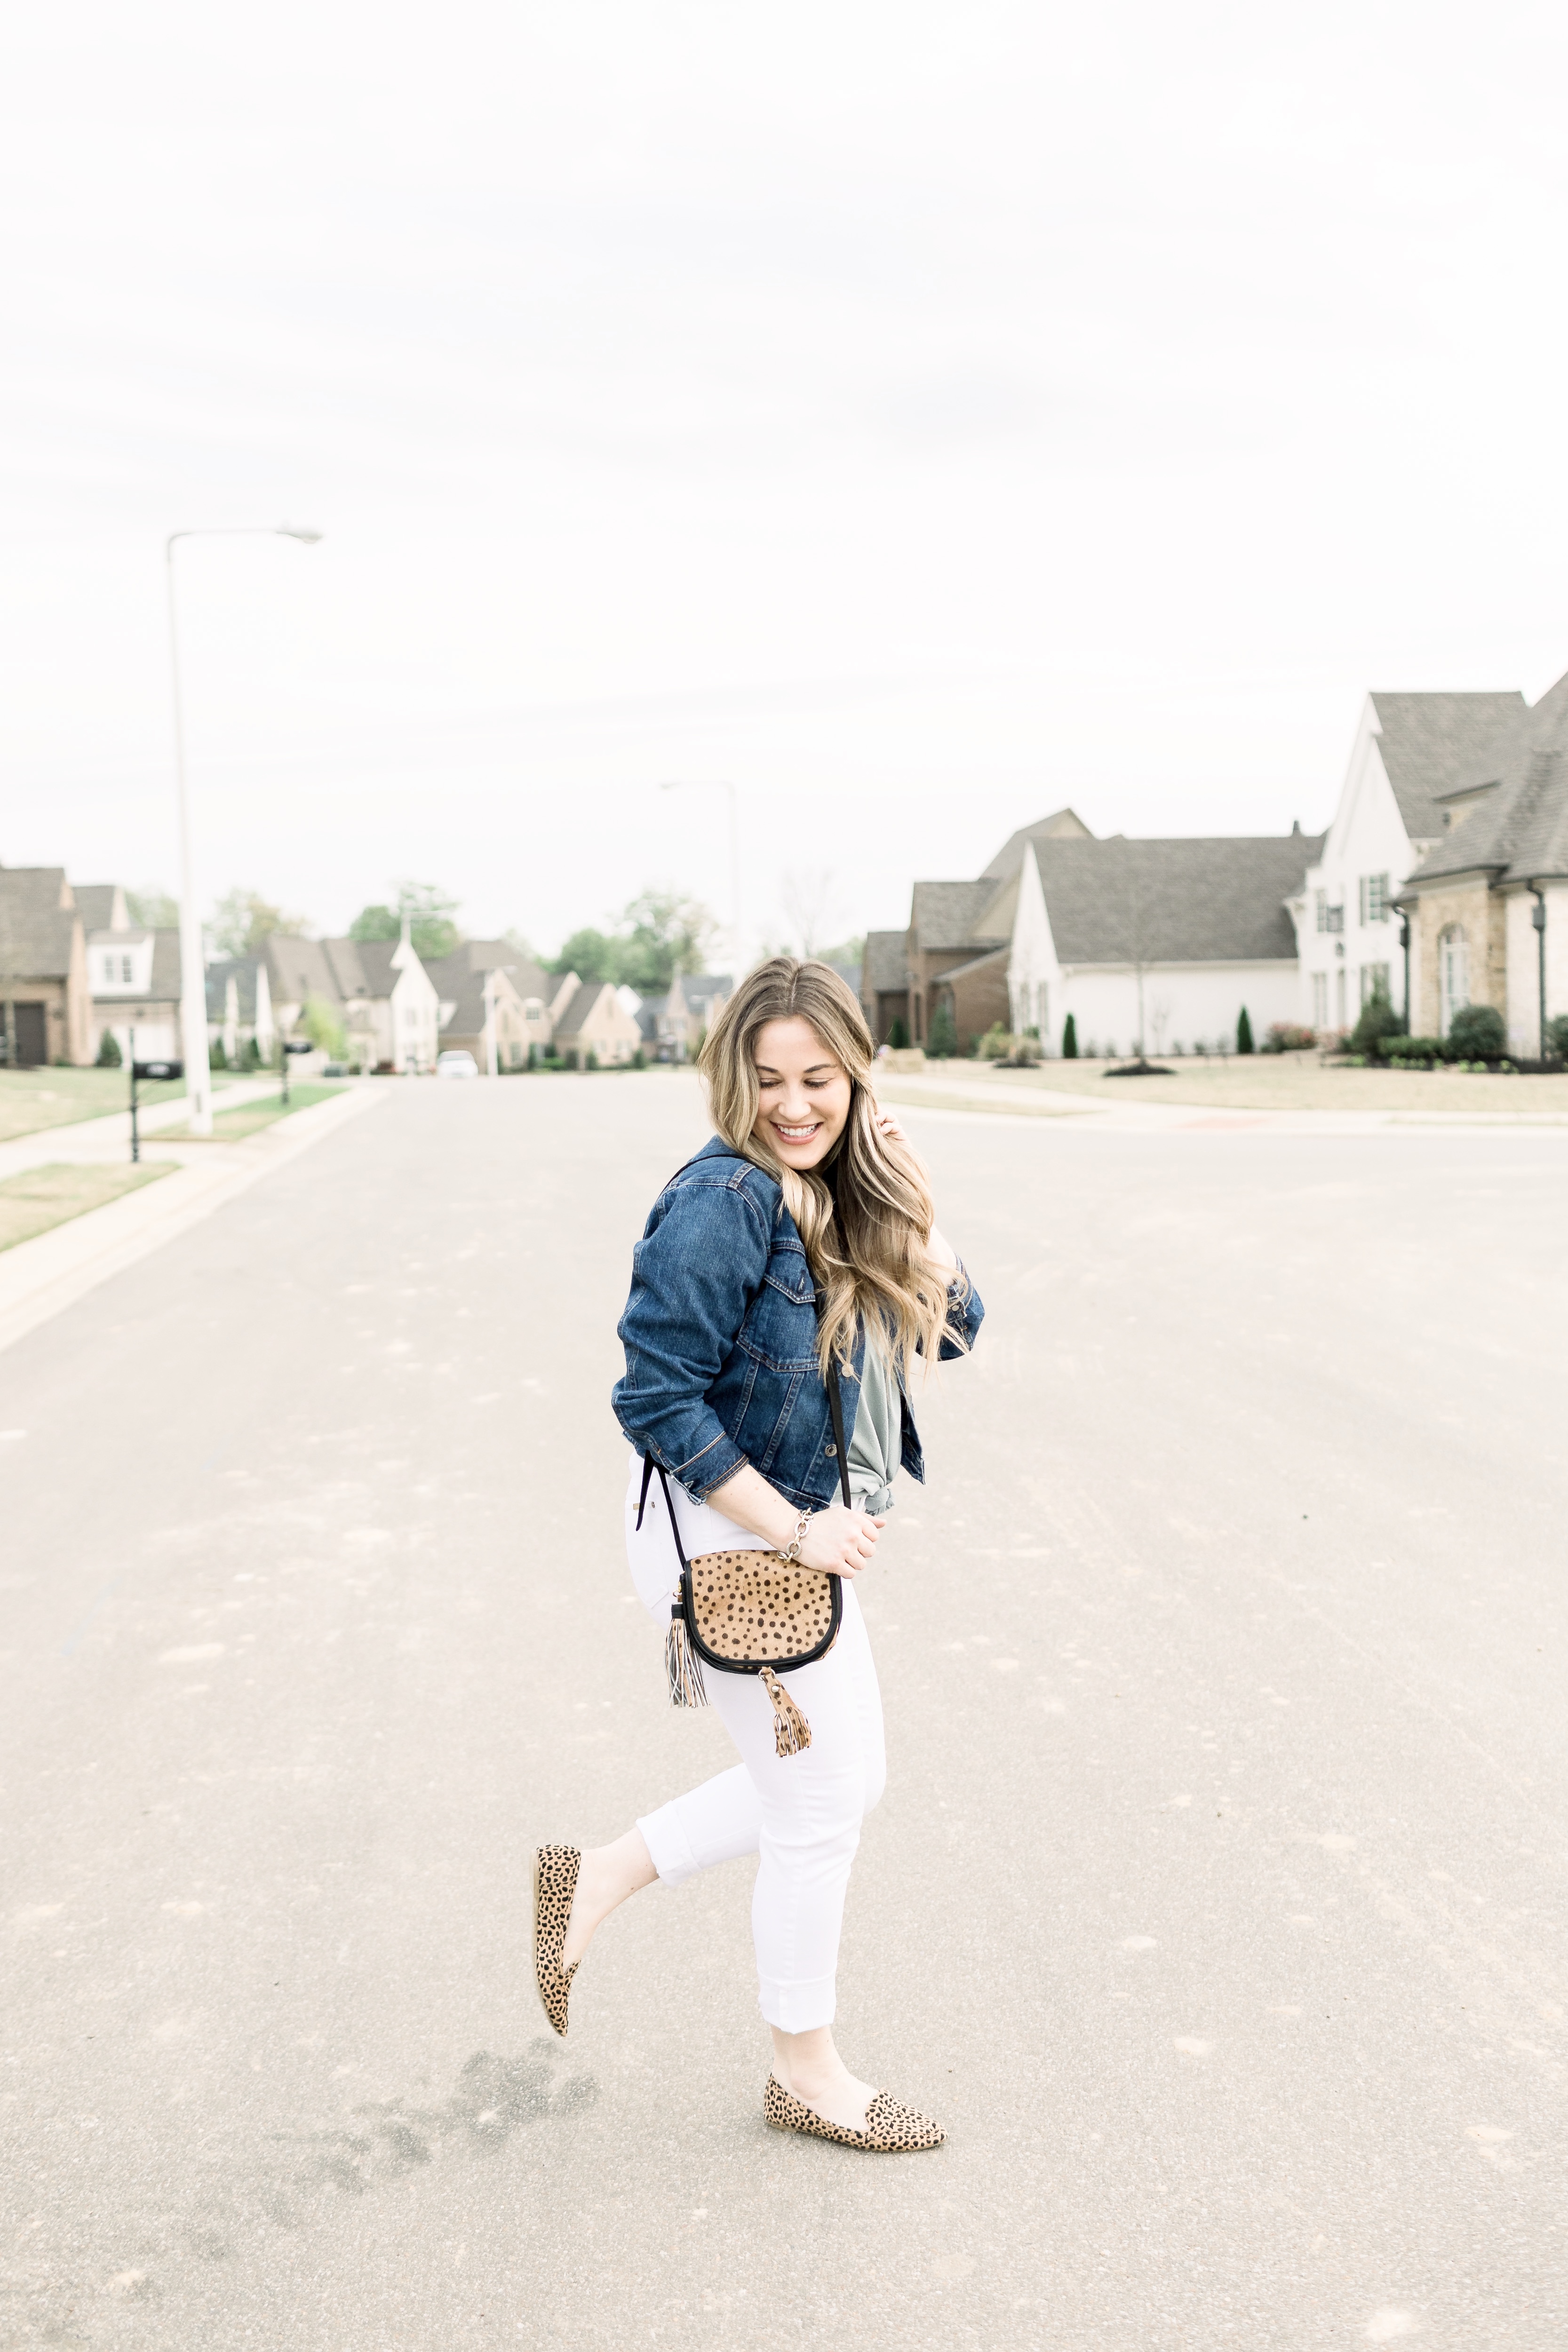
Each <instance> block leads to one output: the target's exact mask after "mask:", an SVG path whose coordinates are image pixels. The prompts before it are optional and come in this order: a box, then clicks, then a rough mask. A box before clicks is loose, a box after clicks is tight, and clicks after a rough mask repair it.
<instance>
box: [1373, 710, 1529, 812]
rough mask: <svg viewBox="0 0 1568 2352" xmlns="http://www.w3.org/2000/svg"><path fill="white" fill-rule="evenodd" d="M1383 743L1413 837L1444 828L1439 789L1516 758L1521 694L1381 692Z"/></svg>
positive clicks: (1476, 780) (1480, 779) (1489, 775)
mask: <svg viewBox="0 0 1568 2352" xmlns="http://www.w3.org/2000/svg"><path fill="white" fill-rule="evenodd" d="M1372 704H1373V709H1374V710H1375V711H1376V713H1377V724H1378V728H1379V730H1380V739H1381V740H1380V741H1379V745H1378V749H1379V751H1381V752H1382V755H1383V764H1384V768H1385V769H1386V770H1387V772H1388V781H1389V782H1390V783H1391V784H1392V785H1393V787H1394V799H1395V800H1396V801H1397V802H1398V803H1399V814H1400V815H1401V817H1402V818H1403V819H1404V821H1405V832H1406V833H1407V834H1408V835H1410V838H1411V840H1412V841H1431V840H1433V839H1434V838H1435V837H1436V835H1438V834H1440V833H1441V832H1442V831H1443V813H1442V811H1441V809H1440V808H1438V807H1436V805H1435V803H1436V799H1437V797H1438V795H1439V794H1440V793H1453V792H1460V791H1462V790H1463V789H1464V787H1465V786H1466V785H1467V784H1484V783H1489V782H1492V781H1493V779H1494V778H1497V777H1500V776H1501V775H1502V774H1503V773H1504V772H1505V771H1506V770H1507V769H1509V768H1510V767H1511V766H1512V765H1513V762H1514V760H1515V757H1516V755H1517V751H1518V748H1519V744H1520V741H1521V736H1522V733H1523V730H1524V726H1525V721H1526V719H1527V716H1528V709H1527V705H1526V703H1525V699H1524V697H1523V695H1522V694H1518V693H1514V694H1374V695H1373V698H1372Z"/></svg>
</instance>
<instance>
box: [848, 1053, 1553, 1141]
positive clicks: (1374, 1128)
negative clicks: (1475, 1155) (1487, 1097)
mask: <svg viewBox="0 0 1568 2352" xmlns="http://www.w3.org/2000/svg"><path fill="white" fill-rule="evenodd" d="M1116 1083H1117V1084H1119V1085H1120V1086H1121V1087H1124V1088H1125V1090H1126V1091H1125V1093H1124V1094H1122V1095H1119V1096H1118V1097H1116V1099H1115V1100H1114V1101H1100V1100H1094V1099H1090V1098H1089V1097H1086V1096H1084V1095H1081V1094H1069V1093H1068V1092H1067V1091H1066V1090H1065V1089H1061V1088H1057V1087H1047V1086H1039V1087H1035V1086H1031V1087H1029V1089H1028V1091H1027V1093H1026V1092H1024V1091H1023V1089H1022V1088H1009V1089H1008V1090H1007V1092H1006V1093H1005V1094H999V1093H998V1090H997V1088H996V1087H995V1085H994V1083H988V1082H987V1081H986V1080H985V1079H984V1078H976V1077H970V1076H967V1075H965V1074H964V1073H963V1071H962V1069H961V1070H960V1071H959V1073H958V1074H957V1075H955V1076H952V1077H947V1076H942V1077H934V1076H925V1075H923V1074H922V1075H919V1076H917V1075H916V1074H914V1073H913V1072H908V1073H900V1074H889V1075H888V1076H882V1075H881V1074H880V1073H879V1074H878V1077H877V1097H878V1099H879V1101H881V1102H885V1103H889V1104H897V1105H899V1106H900V1108H906V1109H910V1110H914V1109H927V1110H931V1111H933V1112H939V1113H940V1112H942V1111H946V1112H949V1113H952V1114H958V1115H963V1116H967V1117H972V1118H973V1117H980V1118H1001V1119H1007V1120H1010V1121H1011V1122H1012V1123H1013V1124H1014V1125H1015V1126H1017V1125H1033V1124H1035V1123H1036V1122H1037V1121H1039V1120H1041V1119H1052V1120H1056V1121H1058V1122H1063V1123H1066V1124H1068V1125H1070V1126H1077V1127H1079V1128H1080V1129H1088V1128H1092V1129H1097V1130H1100V1131H1101V1132H1104V1131H1106V1130H1110V1131H1112V1132H1116V1133H1121V1134H1129V1133H1131V1134H1146V1135H1165V1134H1194V1133H1199V1132H1204V1131H1206V1132H1208V1133H1210V1134H1213V1133H1215V1132H1218V1131H1229V1132H1232V1133H1238V1132H1241V1131H1244V1130H1246V1129H1257V1130H1258V1132H1260V1133H1265V1134H1271V1135H1377V1134H1386V1133H1389V1132H1390V1131H1394V1132H1397V1131H1399V1130H1402V1129H1405V1130H1407V1129H1413V1128H1433V1127H1437V1128H1446V1129H1456V1128H1459V1129H1476V1128H1484V1129H1498V1128H1506V1129H1508V1130H1509V1131H1510V1133H1513V1134H1533V1133H1540V1132H1546V1133H1556V1134H1560V1135H1561V1134H1568V1113H1565V1112H1563V1111H1561V1110H1545V1111H1531V1110H1519V1111H1507V1110H1484V1109H1480V1108H1477V1109H1475V1110H1473V1111H1468V1110H1447V1109H1436V1108H1434V1109H1431V1110H1423V1109H1420V1108H1409V1109H1380V1110H1327V1109H1323V1110H1320V1109H1281V1110H1268V1109H1264V1108H1241V1107H1240V1106H1237V1107H1236V1108H1229V1107H1226V1106H1225V1105H1223V1104H1215V1103H1209V1104H1203V1103H1173V1102H1149V1101H1142V1102H1141V1101H1139V1100H1138V1098H1137V1092H1136V1089H1137V1087H1138V1085H1139V1081H1138V1080H1137V1079H1136V1078H1126V1079H1122V1080H1118V1081H1117V1082H1116Z"/></svg>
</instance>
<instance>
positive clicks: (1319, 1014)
mask: <svg viewBox="0 0 1568 2352" xmlns="http://www.w3.org/2000/svg"><path fill="white" fill-rule="evenodd" d="M1328 1025H1329V975H1328V973H1327V972H1326V971H1315V972H1314V973H1313V974H1312V1026H1313V1028H1314V1029H1326V1028H1327V1027H1328Z"/></svg>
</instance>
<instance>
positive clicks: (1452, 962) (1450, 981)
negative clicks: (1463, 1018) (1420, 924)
mask: <svg viewBox="0 0 1568 2352" xmlns="http://www.w3.org/2000/svg"><path fill="white" fill-rule="evenodd" d="M1437 987H1438V991H1439V993H1440V996H1441V1010H1440V1018H1439V1024H1438V1034H1439V1035H1440V1036H1443V1037H1446V1036H1447V1034H1448V1031H1449V1028H1450V1026H1451V1024H1452V1023H1453V1018H1454V1015H1455V1013H1460V1012H1462V1011H1463V1010H1464V1008H1465V1006H1466V1005H1467V1004H1468V1003H1469V1001H1470V950H1469V943H1468V940H1466V938H1465V934H1464V932H1463V930H1462V929H1460V927H1459V925H1458V923H1450V924H1449V926H1448V928H1447V930H1446V931H1445V932H1444V933H1443V935H1442V937H1441V938H1440V939H1439V940H1438V941H1437Z"/></svg>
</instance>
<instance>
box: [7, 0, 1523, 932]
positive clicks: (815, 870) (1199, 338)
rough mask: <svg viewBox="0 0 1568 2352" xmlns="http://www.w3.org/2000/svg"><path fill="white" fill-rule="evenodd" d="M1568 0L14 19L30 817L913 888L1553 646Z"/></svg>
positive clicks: (1278, 789)
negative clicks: (172, 645) (186, 754)
mask: <svg viewBox="0 0 1568 2352" xmlns="http://www.w3.org/2000/svg"><path fill="white" fill-rule="evenodd" d="M1565 46H1568V42H1565V33H1564V19H1563V13H1562V11H1561V10H1560V9H1549V8H1546V7H1536V6H1521V5H1509V0H1502V5H1492V6H1490V7H1489V8H1487V9H1484V10H1483V9H1480V8H1478V7H1473V6H1470V7H1464V8H1452V7H1450V8H1447V9H1446V8H1444V7H1442V6H1441V5H1433V0H1421V5H1384V6H1380V5H1376V0H1370V4H1369V0H1355V5H1350V6H1346V5H1332V0H1331V5H1322V0H1317V5H1313V6H1312V7H1310V8H1307V7H1302V6H1295V7H1291V8H1285V7H1269V6H1267V5H1265V6H1262V7H1259V6H1258V5H1257V0H1248V5H1213V0H1189V5H1186V6H1184V7H1183V8H1180V9H1173V8H1172V7H1171V6H1170V5H1168V0H1099V5H1096V6H1095V7H1093V8H1089V9H1085V8H1083V7H1082V6H1081V5H1073V6H1071V7H1065V6H1061V7H1054V6H1051V5H1038V0H1035V5H1016V6H1015V5H986V0H957V4H956V5H944V6H931V5H920V0H898V5H892V0H886V5H882V4H881V0H878V5H871V0H833V5H816V0H795V5H793V6H792V7H790V8H789V9H787V10H784V9H779V8H776V7H769V8H766V9H764V8H763V7H760V6H756V5H748V4H747V0H706V4H705V5H688V4H686V0H659V5H657V6H650V5H647V0H640V4H639V5H605V0H570V5H567V4H566V0H561V5H551V6H542V5H528V0H511V5H505V6H500V5H496V6H491V5H474V0H440V5H435V0H426V5H423V6H408V5H396V0H379V4H378V5H376V6H374V7H371V6H369V5H359V0H309V5H298V0H269V5H268V8H267V9H266V10H265V11H262V10H259V9H237V8H233V7H224V6H221V5H220V6H218V7H216V8H215V7H214V6H213V5H211V0H201V5H189V6H171V5H163V0H138V5H136V6H135V7H134V8H133V9H127V8H126V7H125V6H124V5H74V0H51V5H49V6H48V7H47V8H46V7H38V8H32V9H27V10H23V9H13V10H11V11H9V12H7V18H6V30H5V35H4V37H3V41H0V173H3V176H4V184H5V207H4V240H5V242H4V262H3V270H4V279H3V295H4V301H3V311H0V316H3V321H4V324H3V330H0V397H3V403H4V414H3V415H0V478H3V479H4V485H5V524H4V533H3V541H0V600H3V604H0V624H3V630H4V636H3V644H4V687H3V692H0V859H3V860H4V861H5V863H6V864H28V863H36V864H44V863H47V864H57V863H61V862H63V863H65V864H66V865H67V866H68V869H69V870H70V872H71V874H72V876H73V877H74V878H75V879H77V880H79V881H95V880H100V879H108V878H113V877H120V878H122V879H125V880H128V881H132V882H140V881H146V880H158V879H162V880H164V881H166V882H168V883H170V884H173V883H174V878H175V875H176V871H177V867H176V857H175V848H174V817H173V790H172V783H171V769H170V748H169V742H170V730H169V715H168V689H167V651H166V640H165V636H164V615H163V601H162V599H163V564H162V544H163V538H164V535H165V534H166V533H167V532H169V531H171V530H179V529H193V528H196V527H200V526H210V525H217V524H226V523H262V524H269V523H274V522H277V521H279V520H293V521H299V522H302V523H308V524H311V525H314V526H315V527H317V528H319V529H320V530H322V531H324V532H325V533H326V537H325V539H324V541H323V542H322V544H321V546H319V547H316V548H311V549H306V548H302V547H300V546H296V545H294V544H292V543H291V542H289V541H282V540H276V541H275V540H265V539H257V540H232V541H213V542H210V543H206V544H202V543H200V542H198V543H196V544H195V545H191V546H188V547H186V548H185V549H184V550H183V551H182V553H181V556H180V559H179V562H180V593H181V599H182V614H183V619H184V648H185V662H186V673H187V681H188V698H189V722H190V745H191V758H192V775H193V782H194V785H195V804H196V811H197V820H198V844H199V854H200V879H201V886H202V895H203V898H204V899H205V900H209V901H210V899H211V898H213V897H215V896H216V894H217V893H218V892H219V891H220V890H223V889H225V888H226V887H229V886H231V885H233V884H245V885H250V886H254V887H257V888H259V889H260V890H262V891H264V892H265V893H267V894H268V895H269V896H273V897H276V898H280V899H282V900H283V901H285V902H286V903H287V904H288V905H289V907H290V908H298V909H299V910H300V911H301V912H303V913H304V914H305V915H307V916H308V917H310V918H311V919H313V921H314V922H315V923H316V924H318V925H320V926H321V927H323V928H325V929H337V928H339V927H341V926H342V925H343V924H344V923H346V921H347V920H348V919H349V917H350V916H351V915H352V914H353V912H354V910H355V909H356V908H358V907H359V906H360V905H361V904H362V903H363V901H364V900H366V899H367V898H381V897H384V896H385V895H386V894H387V892H388V890H389V889H390V887H391V886H392V885H393V883H394V882H395V879H396V878H397V877H400V876H413V877H418V878H420V879H427V880H432V881H436V882H439V883H442V884H445V885H446V886H447V887H448V888H449V889H450V890H452V891H453V892H454V893H455V894H456V895H457V896H458V898H460V899H461V901H462V904H463V910H464V918H465V920H466V922H467V924H468V928H469V929H472V930H475V931H479V932H483V931H488V930H490V929H497V928H500V926H502V925H504V924H507V923H515V924H519V925H521V927H522V928H523V929H526V930H527V931H528V932H529V933H530V934H531V936H532V937H533V938H534V939H535V940H537V942H538V943H539V944H540V945H541V946H542V947H543V948H546V949H549V948H552V947H553V946H554V945H555V944H556V943H557V942H558V940H560V938H561V937H562V935H563V933H564V932H565V931H567V930H568V929H571V928H573V927H574V925H575V924H577V923H579V922H585V921H595V920H598V919H602V918H603V917H604V916H605V915H606V914H608V913H609V912H611V911H612V910H614V909H615V908H616V907H617V906H619V905H620V904H621V903H622V902H624V901H625V900H626V898H629V897H630V896H631V895H632V893H633V892H634V891H636V890H637V889H638V888H640V887H643V886H644V885H646V884H649V883H659V882H664V881H669V882H674V883H677V884H679V885H681V886H683V887H689V888H692V889H694V890H696V891H697V892H698V893H699V894H700V895H701V896H703V897H704V898H708V899H709V900H710V901H711V903H712V904H713V905H714V907H715V908H716V910H718V911H720V912H721V913H723V912H725V911H727V906H728V897H729V882H728V872H729V866H728V856H727V850H726V845H725V834H724V815H723V802H722V798H721V795H719V794H718V793H710V792H700V793H699V792H695V791H693V792H689V793H669V794H663V793H660V792H659V791H658V785H659V783H660V782H661V781H662V780H664V779H666V778H669V777H679V778H683V779H687V780H689V781H690V782H692V783H694V784H710V783H713V782H719V781H721V780H733V781H734V782H736V783H737V784H738V785H739V786H740V788H741V812H742V857H743V868H744V883H743V890H744V898H745V911H746V916H747V920H748V924H749V927H750V929H751V933H752V939H753V940H755V939H756V938H758V937H761V936H763V935H767V934H770V933H775V932H777V931H779V930H780V929H783V925H784V915H783V905H784V887H785V883H786V880H787V877H790V876H791V875H795V876H796V877H816V876H818V875H821V874H823V873H830V874H831V875H832V877H833V882H832V898H833V912H832V916H831V917H830V927H831V928H833V929H837V930H838V931H839V932H847V931H849V930H852V929H854V930H858V929H863V928H864V927H865V926H867V925H868V924H871V925H891V924H901V923H902V922H903V920H904V919H905V917H906V914H907V908H908V893H909V885H910V880H911V878H912V877H914V876H915V875H917V874H921V875H939V876H940V875H963V874H970V873H973V872H975V871H977V870H978V868H979V866H981V865H982V864H984V861H985V860H986V858H988V857H989V856H991V855H992V853H993V852H994V849H995V848H996V847H997V846H998V845H999V844H1000V842H1001V841H1002V840H1003V839H1004V838H1005V835H1006V834H1007V833H1008V832H1009V831H1010V830H1011V829H1012V828H1013V827H1014V826H1015V825H1016V824H1022V823H1026V822H1027V821H1029V820H1030V819H1032V818H1035V817H1037V816H1040V815H1042V814H1045V813H1046V812H1047V811H1048V810H1050V809H1052V808H1054V807H1057V806H1058V805H1060V804H1061V803H1063V802H1070V803H1072V805H1073V806H1075V807H1076V808H1077V809H1078V810H1079V813H1080V814H1081V815H1082V816H1083V817H1084V818H1085V820H1086V821H1087V822H1088V823H1089V824H1090V825H1092V826H1093V827H1094V828H1095V830H1096V831H1098V832H1117V831H1126V832H1129V833H1177V834H1195V833H1204V832H1242V833H1267V832H1274V831H1284V830H1288V829H1289V824H1290V823H1291V820H1292V819H1293V818H1295V817H1300V819H1301V821H1302V822H1303V824H1306V825H1307V826H1308V827H1309V828H1314V829H1315V828H1317V827H1319V826H1321V824H1324V823H1325V822H1326V821H1327V819H1328V817H1329V815H1330V814H1331V811H1332V806H1333V802H1334V796H1335V793H1336V791H1337V788H1338V785H1339V782H1340V778H1341V774H1342V767H1343V762H1344V759H1345V756H1346V753H1347V751H1348V749H1349V745H1350V741H1351V737H1352V731H1353V728H1354V724H1355V720H1356V717H1357V712H1358V709H1359V706H1360V701H1361V698H1362V696H1363V693H1364V692H1365V691H1366V689H1367V688H1374V687H1384V688H1434V687H1449V688H1498V687H1513V686H1518V687H1521V688H1522V689H1523V690H1524V692H1525V693H1526V694H1527V695H1528V696H1529V697H1530V698H1531V699H1532V700H1533V699H1534V698H1535V697H1536V696H1537V695H1539V694H1540V693H1541V692H1542V690H1543V689H1544V688H1545V687H1546V686H1547V685H1549V684H1550V683H1551V681H1552V678H1553V677H1555V676H1557V674H1558V673H1559V672H1560V671H1561V670H1562V669H1563V667H1568V600H1565V597H1564V593H1563V559H1562V553H1561V551H1562V548H1563V544H1564V539H1565V533H1564V528H1563V526H1564V511H1563V509H1564V478H1563V450H1564V446H1565V434H1564V425H1563V383H1564V365H1563V362H1564V330H1563V312H1564V305H1563V292H1562V289H1563V268H1564V258H1563V257H1564V252H1565V250H1568V236H1565V230H1568V206H1565V204H1564V179H1565V175H1568V142H1565V141H1564V139H1563V131H1562V120H1563V117H1562V99H1561V94H1562V91H1563V87H1564V86H1565V68H1568V57H1565V55H1564V49H1565Z"/></svg>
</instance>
